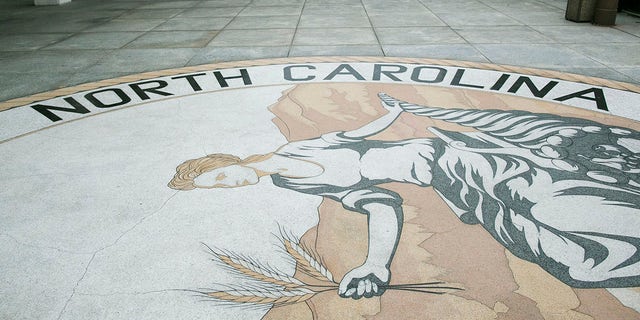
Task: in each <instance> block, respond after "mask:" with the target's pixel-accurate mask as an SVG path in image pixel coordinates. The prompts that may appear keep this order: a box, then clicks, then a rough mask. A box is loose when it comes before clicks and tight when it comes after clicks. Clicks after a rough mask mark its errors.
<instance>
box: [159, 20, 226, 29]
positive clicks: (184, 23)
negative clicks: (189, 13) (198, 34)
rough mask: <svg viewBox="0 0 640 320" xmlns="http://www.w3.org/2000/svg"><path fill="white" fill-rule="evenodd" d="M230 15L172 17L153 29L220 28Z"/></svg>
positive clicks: (224, 24)
mask: <svg viewBox="0 0 640 320" xmlns="http://www.w3.org/2000/svg"><path fill="white" fill-rule="evenodd" d="M231 19H233V18H232V17H209V18H206V19H194V18H172V19H169V20H167V21H166V22H165V23H163V24H161V25H159V26H158V27H156V28H155V29H153V31H173V30H175V31H187V30H221V29H222V28H224V27H225V26H226V25H227V24H228V23H229V22H230V21H231Z"/></svg>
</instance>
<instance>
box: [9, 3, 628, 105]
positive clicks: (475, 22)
mask: <svg viewBox="0 0 640 320" xmlns="http://www.w3.org/2000/svg"><path fill="white" fill-rule="evenodd" d="M31 4H32V0H20V1H16V0H0V101H4V100H7V99H11V98H15V97H20V96H25V95H29V94H33V93H37V92H42V91H48V90H52V89H55V88H59V87H65V86H70V85H75V84H80V83H85V82H90V81H96V80H101V79H107V78H113V77H118V76H122V75H127V74H132V73H139V72H144V71H152V70H159V69H166V68H177V67H183V66H188V65H198V64H204V63H212V62H220V61H232V60H242V59H256V58H273V57H287V56H315V55H365V56H400V57H428V58H443V59H455V60H468V61H481V62H491V63H497V64H509V65H518V66H526V67H535V68H544V69H554V70H561V71H567V72H572V73H578V74H585V75H590V76H597V77H603V78H608V79H614V80H621V81H626V82H632V83H640V18H637V17H633V16H631V15H629V14H626V13H620V14H618V17H617V25H616V26H615V27H597V26H593V25H591V24H589V23H573V22H570V21H566V20H565V19H564V9H565V7H566V0H525V1H513V0H451V1H440V0H394V1H388V0H205V1H199V0H198V1H191V0H185V1H157V0H135V1H134V0H112V1H102V0H73V2H71V3H70V4H67V5H64V6H58V7H34V6H32V5H31Z"/></svg>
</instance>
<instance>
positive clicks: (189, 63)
mask: <svg viewBox="0 0 640 320" xmlns="http://www.w3.org/2000/svg"><path fill="white" fill-rule="evenodd" d="M202 2H204V0H203V1H201V3H202ZM252 2H253V0H252V1H251V2H249V3H247V4H246V5H245V6H244V7H242V10H240V11H238V13H236V14H235V15H234V16H233V17H231V19H230V20H229V22H227V23H226V24H225V25H224V26H223V27H222V28H221V29H220V30H218V32H217V33H216V35H215V36H213V38H211V39H210V40H209V42H207V44H205V45H204V47H202V48H200V49H201V50H204V49H205V48H208V47H209V44H211V42H213V40H215V39H216V38H217V37H218V36H219V35H220V33H222V32H223V31H224V30H227V27H228V26H229V25H230V24H231V23H232V22H233V21H234V20H235V19H236V18H237V17H238V16H240V13H242V11H244V10H246V9H247V8H248V7H249V6H250V5H251V3H252ZM214 8H217V7H214ZM230 8H234V7H230ZM213 48H217V47H215V46H214V47H213ZM202 53H203V52H202V51H201V52H200V53H199V54H202ZM197 56H198V54H194V55H193V56H192V57H191V58H190V59H189V60H188V61H187V62H186V63H185V64H184V65H183V67H186V66H189V65H191V61H193V59H195V58H196V57H197Z"/></svg>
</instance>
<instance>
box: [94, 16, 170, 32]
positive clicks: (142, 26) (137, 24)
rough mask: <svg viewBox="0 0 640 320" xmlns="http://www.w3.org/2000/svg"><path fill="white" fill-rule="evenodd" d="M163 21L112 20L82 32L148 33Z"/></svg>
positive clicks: (163, 20)
mask: <svg viewBox="0 0 640 320" xmlns="http://www.w3.org/2000/svg"><path fill="white" fill-rule="evenodd" d="M165 21H166V20H165V19H114V20H111V21H109V22H107V23H104V24H101V25H98V26H95V27H92V28H89V29H86V30H84V32H113V31H150V30H151V29H153V28H155V27H157V26H159V25H160V24H161V23H163V22H165Z"/></svg>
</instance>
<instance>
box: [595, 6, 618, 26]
mask: <svg viewBox="0 0 640 320" xmlns="http://www.w3.org/2000/svg"><path fill="white" fill-rule="evenodd" d="M617 14H618V0H597V1H596V9H595V11H594V14H593V24H597V25H601V26H612V25H615V24H616V15H617Z"/></svg>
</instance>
